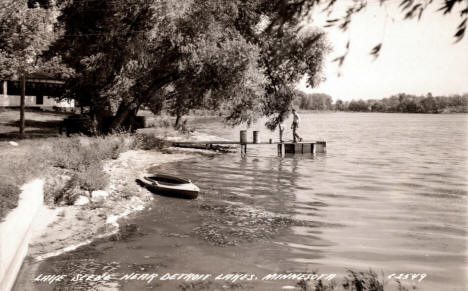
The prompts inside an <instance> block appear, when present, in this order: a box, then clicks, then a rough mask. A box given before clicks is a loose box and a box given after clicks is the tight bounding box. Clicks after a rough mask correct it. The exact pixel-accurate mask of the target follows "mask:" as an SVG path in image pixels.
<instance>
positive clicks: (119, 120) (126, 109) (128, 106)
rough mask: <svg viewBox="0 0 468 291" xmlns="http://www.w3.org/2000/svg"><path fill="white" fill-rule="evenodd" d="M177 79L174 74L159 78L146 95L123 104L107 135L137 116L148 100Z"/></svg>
mask: <svg viewBox="0 0 468 291" xmlns="http://www.w3.org/2000/svg"><path fill="white" fill-rule="evenodd" d="M175 78H176V77H175V76H174V75H172V74H171V75H167V76H164V77H162V78H159V79H157V80H155V81H154V82H153V83H152V84H151V86H149V87H148V88H147V90H146V91H145V93H144V94H141V95H140V96H136V97H135V98H134V99H133V100H132V101H130V102H121V103H120V105H119V108H118V109H117V113H116V114H115V116H114V118H113V120H112V122H111V124H110V125H109V127H108V129H107V133H112V131H114V130H115V129H117V128H119V127H121V126H122V124H123V122H124V121H125V120H126V119H127V118H128V116H129V115H130V114H135V115H136V112H138V110H139V109H140V106H141V105H142V104H145V103H146V102H148V100H150V98H151V96H152V93H153V92H156V91H157V90H158V89H160V88H162V87H163V86H165V85H166V84H168V83H169V82H171V81H172V80H174V79H175Z"/></svg>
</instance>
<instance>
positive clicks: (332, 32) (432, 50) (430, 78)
mask: <svg viewBox="0 0 468 291" xmlns="http://www.w3.org/2000/svg"><path fill="white" fill-rule="evenodd" d="M368 1H369V6H368V8H366V10H365V11H364V12H361V13H359V14H357V15H355V16H354V18H353V21H352V23H351V27H350V29H349V31H347V32H343V31H341V30H339V29H336V28H325V29H324V30H325V31H326V32H327V37H328V40H329V42H330V44H331V46H332V47H333V51H332V52H331V53H330V54H329V55H328V57H327V60H326V64H325V77H326V80H325V81H324V82H322V83H321V84H320V85H319V86H317V87H316V88H307V87H306V82H305V80H304V79H303V80H302V81H301V82H300V83H299V84H298V88H299V89H300V90H303V91H305V92H308V93H326V94H329V95H331V96H332V98H333V99H334V100H337V99H341V100H351V99H380V98H384V97H389V96H391V95H394V94H398V93H409V94H416V95H426V94H427V93H429V92H430V93H432V95H434V96H439V95H450V94H459V93H468V32H467V34H465V37H464V38H463V40H461V41H460V42H458V43H455V38H454V37H453V35H454V34H455V32H456V28H457V26H458V25H459V23H460V21H461V18H460V17H459V13H458V10H457V11H454V12H452V13H451V14H449V15H443V14H442V13H441V12H439V11H437V9H438V8H440V7H441V6H442V5H441V4H440V3H441V0H435V1H434V2H435V3H434V4H432V5H430V6H429V7H428V8H427V9H426V11H425V12H424V14H423V17H422V18H421V20H419V21H418V20H417V19H413V20H402V18H403V13H401V12H400V11H399V8H398V4H399V2H400V0H387V1H388V3H387V4H386V5H385V7H382V6H380V5H379V3H378V0H368ZM346 3H350V0H340V1H338V4H336V5H337V6H336V10H335V12H334V14H332V15H331V16H329V18H335V16H340V15H343V12H344V9H345V8H346V7H347V6H348V5H346ZM326 19H327V17H325V15H324V13H323V12H320V11H318V10H317V11H316V13H314V14H313V16H312V20H311V21H310V22H309V23H310V24H309V25H313V26H319V27H322V26H323V24H324V23H325V20H326ZM348 39H349V40H350V44H351V45H350V51H349V53H348V56H347V58H346V60H345V62H344V64H343V66H342V67H341V68H340V67H339V66H338V65H337V63H336V62H332V60H333V59H335V58H336V57H338V56H341V55H342V54H343V53H344V52H345V46H346V43H347V41H348ZM380 42H382V43H383V46H382V49H381V51H380V56H379V57H378V58H377V59H374V57H373V56H371V55H370V54H369V52H370V51H371V49H372V48H373V47H374V46H375V45H377V44H378V43H380Z"/></svg>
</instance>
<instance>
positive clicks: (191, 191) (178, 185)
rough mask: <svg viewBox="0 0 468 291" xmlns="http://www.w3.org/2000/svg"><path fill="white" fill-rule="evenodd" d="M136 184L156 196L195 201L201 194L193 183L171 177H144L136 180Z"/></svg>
mask: <svg viewBox="0 0 468 291" xmlns="http://www.w3.org/2000/svg"><path fill="white" fill-rule="evenodd" d="M136 182H137V183H138V184H140V186H143V187H145V188H147V189H148V190H150V191H151V192H153V193H155V194H159V195H163V196H169V197H176V198H184V199H195V198H197V197H198V193H199V192H200V189H199V188H198V187H197V186H196V185H195V184H193V183H192V181H190V180H186V179H182V178H179V177H175V176H170V175H163V174H155V175H151V176H144V177H141V178H138V179H136Z"/></svg>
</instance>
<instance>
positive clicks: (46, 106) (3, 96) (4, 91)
mask: <svg viewBox="0 0 468 291" xmlns="http://www.w3.org/2000/svg"><path fill="white" fill-rule="evenodd" d="M63 84H64V82H63V81H62V80H56V79H53V78H51V77H49V76H47V75H45V74H34V75H31V76H29V77H28V78H27V79H26V97H25V102H26V103H25V106H26V108H37V109H43V110H62V111H72V110H74V108H75V103H74V101H73V100H71V101H67V100H61V101H59V100H57V97H60V96H62V94H63ZM20 99H21V83H20V80H18V79H10V80H0V108H18V107H20Z"/></svg>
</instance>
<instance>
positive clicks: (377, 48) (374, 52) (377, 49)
mask: <svg viewBox="0 0 468 291" xmlns="http://www.w3.org/2000/svg"><path fill="white" fill-rule="evenodd" d="M381 49H382V43H379V44H377V45H376V46H374V47H373V48H372V50H371V51H370V55H372V56H374V58H378V57H379V54H380V50H381Z"/></svg>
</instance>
